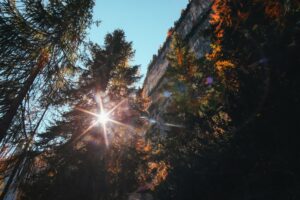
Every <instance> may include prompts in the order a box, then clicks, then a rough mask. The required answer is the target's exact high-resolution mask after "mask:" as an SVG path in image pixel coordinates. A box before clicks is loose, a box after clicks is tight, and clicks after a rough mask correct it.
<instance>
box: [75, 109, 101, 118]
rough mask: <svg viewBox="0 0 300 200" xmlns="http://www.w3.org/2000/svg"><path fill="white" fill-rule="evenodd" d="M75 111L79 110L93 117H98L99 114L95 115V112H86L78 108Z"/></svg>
mask: <svg viewBox="0 0 300 200" xmlns="http://www.w3.org/2000/svg"><path fill="white" fill-rule="evenodd" d="M75 109H76V110H79V111H81V112H84V113H87V114H90V115H92V116H95V117H98V114H96V113H93V112H91V111H88V110H85V109H83V108H78V107H75Z"/></svg>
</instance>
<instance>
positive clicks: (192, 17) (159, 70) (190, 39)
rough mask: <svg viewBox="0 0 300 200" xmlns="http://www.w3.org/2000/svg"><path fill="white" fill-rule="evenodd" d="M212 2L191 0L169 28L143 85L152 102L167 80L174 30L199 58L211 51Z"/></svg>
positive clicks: (209, 0) (208, 0)
mask: <svg viewBox="0 0 300 200" xmlns="http://www.w3.org/2000/svg"><path fill="white" fill-rule="evenodd" d="M211 3H212V1H211V0H192V1H190V3H189V4H188V6H187V8H186V9H185V10H183V11H182V15H181V18H180V19H179V20H178V21H177V22H175V27H174V28H171V29H170V30H169V33H168V37H167V39H166V41H165V43H164V44H163V46H162V47H161V48H160V49H159V51H158V55H157V56H156V55H155V56H153V60H152V62H151V63H150V65H149V67H148V72H147V75H146V78H145V81H144V85H143V90H144V94H145V95H147V96H150V97H151V99H152V102H155V101H156V99H157V95H156V94H155V91H156V90H157V89H158V88H159V87H161V86H162V85H163V83H165V81H166V80H164V74H165V72H166V69H167V68H168V66H169V62H168V60H167V58H166V55H167V54H168V52H169V51H170V44H171V35H172V32H174V31H175V32H177V33H178V34H179V35H180V36H181V37H182V38H183V39H184V40H185V41H186V42H187V43H188V44H189V46H190V48H191V49H192V50H193V51H194V52H195V54H196V56H197V57H198V58H201V57H203V56H204V55H205V54H206V53H207V52H208V51H209V49H210V38H209V34H208V32H209V30H210V24H209V14H210V11H211V9H210V7H211Z"/></svg>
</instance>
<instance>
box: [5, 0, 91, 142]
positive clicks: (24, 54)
mask: <svg viewBox="0 0 300 200" xmlns="http://www.w3.org/2000/svg"><path fill="white" fill-rule="evenodd" d="M93 4H94V2H93V1H92V0H88V1H83V0H71V1H47V2H42V1H34V0H29V1H25V0H20V1H9V0H3V1H1V2H0V10H1V14H0V65H1V69H0V77H1V78H0V81H1V84H0V92H1V98H0V116H1V123H0V141H3V139H4V138H5V137H7V138H6V139H9V138H10V137H11V136H12V135H11V134H10V133H9V128H10V127H11V125H12V123H13V119H14V117H15V116H16V115H17V113H18V110H19V108H20V105H21V104H22V102H23V101H24V99H25V97H26V95H28V94H29V91H31V90H33V89H34V88H36V87H37V85H38V84H45V85H48V87H47V88H46V89H47V90H49V87H50V86H49V83H53V81H54V82H56V80H57V79H58V78H59V77H61V74H63V72H64V71H65V70H66V69H74V68H75V63H76V59H77V51H78V47H79V45H80V44H81V43H82V39H83V37H84V35H85V29H86V27H87V26H88V25H89V24H90V20H91V10H92V7H93ZM50 85H51V84H50ZM52 87H53V84H52ZM40 92H41V93H43V91H40Z"/></svg>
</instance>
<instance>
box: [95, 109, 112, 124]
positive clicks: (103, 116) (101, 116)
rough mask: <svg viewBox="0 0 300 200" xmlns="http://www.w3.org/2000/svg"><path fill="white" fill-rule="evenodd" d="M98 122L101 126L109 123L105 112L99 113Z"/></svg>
mask: <svg viewBox="0 0 300 200" xmlns="http://www.w3.org/2000/svg"><path fill="white" fill-rule="evenodd" d="M97 118H98V122H100V123H102V124H106V123H107V122H108V121H109V117H108V115H107V113H105V112H101V113H100V114H99V115H98V116H97Z"/></svg>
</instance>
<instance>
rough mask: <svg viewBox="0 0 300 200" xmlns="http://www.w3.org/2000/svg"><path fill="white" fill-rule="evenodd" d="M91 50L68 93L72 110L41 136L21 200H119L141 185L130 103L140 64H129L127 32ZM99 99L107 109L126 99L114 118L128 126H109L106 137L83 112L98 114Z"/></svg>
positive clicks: (135, 117)
mask: <svg viewBox="0 0 300 200" xmlns="http://www.w3.org/2000/svg"><path fill="white" fill-rule="evenodd" d="M90 46H91V48H90V50H91V59H89V60H88V61H87V62H86V64H87V69H86V70H85V71H84V72H83V74H82V75H81V77H80V78H79V80H80V81H79V85H78V87H77V88H75V89H73V90H71V91H69V93H68V94H67V95H68V102H69V103H70V106H71V107H73V108H72V109H71V110H70V111H68V112H66V113H65V114H64V115H63V118H62V119H61V120H60V121H56V122H54V124H53V126H52V127H50V128H49V129H48V130H47V132H45V133H43V134H40V135H39V137H40V140H39V142H38V143H37V144H36V145H38V146H39V148H38V149H42V150H43V151H42V152H40V155H39V156H38V157H37V158H36V159H38V161H37V160H36V161H33V162H32V167H33V171H31V174H30V173H29V175H28V179H26V180H24V181H23V185H22V187H21V188H22V191H23V192H22V193H21V197H20V198H22V199H31V198H32V196H37V197H36V199H120V197H122V198H124V195H126V193H128V192H130V191H133V190H134V189H135V187H137V185H136V184H137V183H136V180H135V169H136V167H137V165H138V159H137V154H136V153H135V152H136V151H135V145H134V138H135V137H137V135H136V134H137V133H135V132H136V131H137V130H136V128H134V127H138V123H139V114H138V110H135V109H134V107H133V106H132V105H131V104H133V102H134V101H135V100H134V97H131V94H132V92H133V91H132V90H133V88H132V84H133V83H134V82H135V81H136V80H138V78H139V76H137V70H138V66H131V65H130V60H131V59H132V57H133V55H134V51H133V50H132V44H131V43H130V42H127V41H126V40H125V34H124V32H123V31H121V30H116V31H114V32H113V33H111V34H108V35H107V36H106V38H105V44H104V47H103V48H102V47H100V46H99V45H95V44H91V45H90ZM99 98H102V99H103V100H102V101H103V105H104V109H106V110H109V109H111V108H113V107H114V106H116V105H117V104H119V103H120V102H122V101H123V103H122V104H121V105H120V106H119V107H117V108H116V110H115V111H114V112H113V113H111V116H110V117H111V118H112V119H113V120H116V121H118V122H119V123H122V124H124V126H122V125H119V124H114V125H113V126H109V125H108V127H107V133H104V130H103V127H102V125H101V123H99V122H98V123H95V120H96V121H97V120H98V119H97V118H95V117H94V116H91V115H89V114H87V113H86V112H82V111H83V110H85V111H87V112H93V113H98V112H99V110H98V109H99ZM124 99H125V101H124ZM93 123H94V126H91V124H93ZM131 126H132V127H131ZM105 134H108V140H109V146H108V147H107V146H106V139H105ZM39 163H40V164H39ZM128 183H130V184H128ZM74 188H75V189H74Z"/></svg>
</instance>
